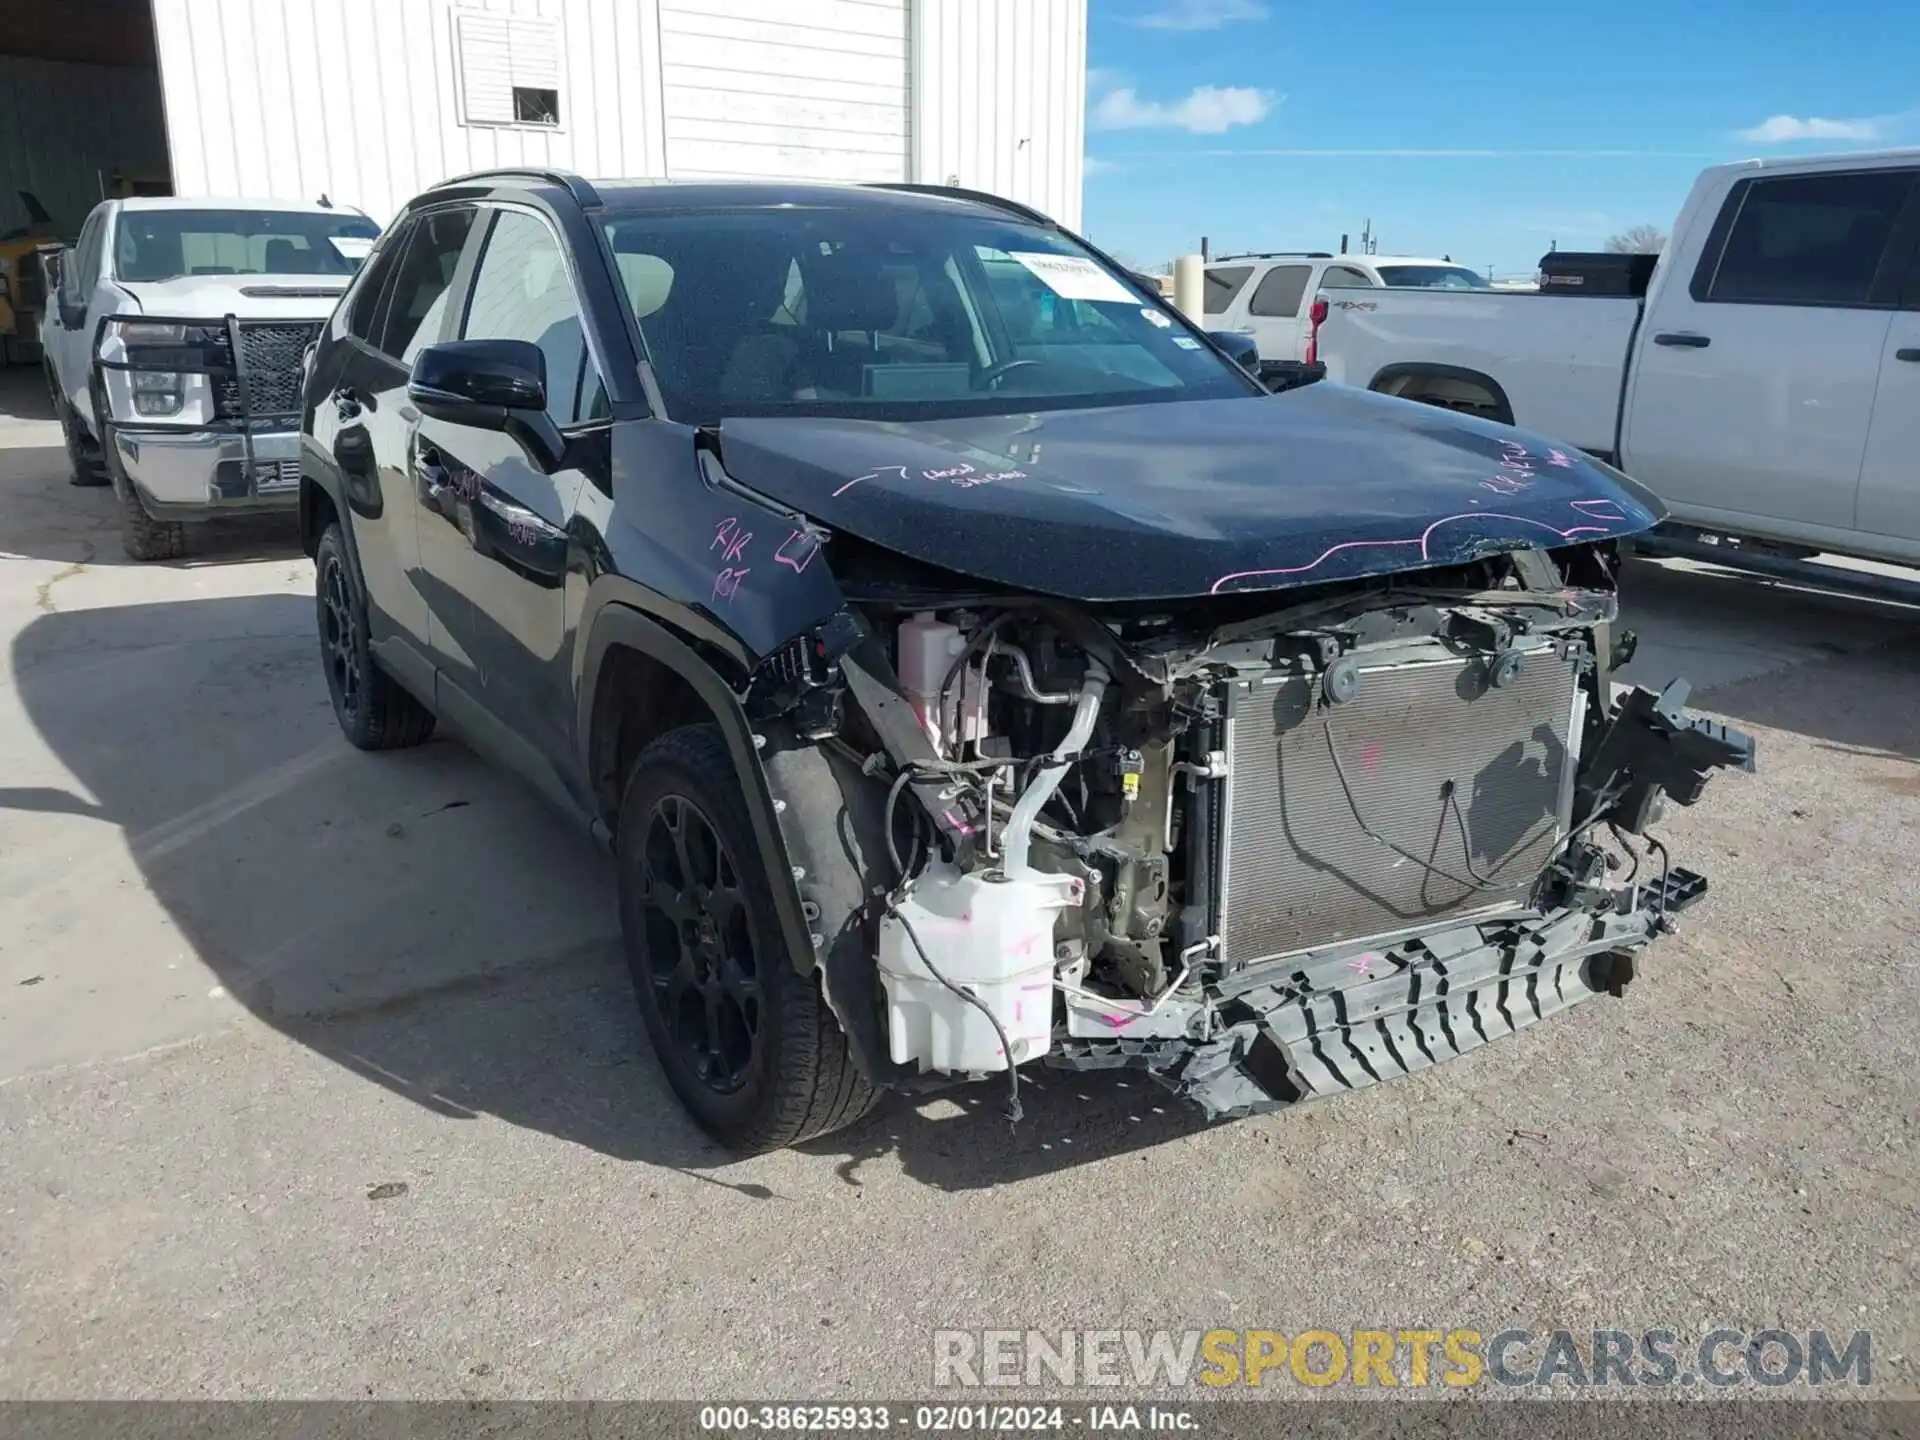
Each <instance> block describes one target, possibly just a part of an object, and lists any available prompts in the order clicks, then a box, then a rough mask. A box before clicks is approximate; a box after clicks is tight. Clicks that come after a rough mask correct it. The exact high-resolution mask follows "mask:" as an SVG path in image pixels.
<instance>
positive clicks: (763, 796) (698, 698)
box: [576, 600, 817, 973]
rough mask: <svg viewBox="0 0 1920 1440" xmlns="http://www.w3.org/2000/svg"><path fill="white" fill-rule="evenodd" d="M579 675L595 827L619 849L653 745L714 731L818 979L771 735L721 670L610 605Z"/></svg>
mask: <svg viewBox="0 0 1920 1440" xmlns="http://www.w3.org/2000/svg"><path fill="white" fill-rule="evenodd" d="M579 675H580V683H579V697H578V713H577V717H576V724H577V727H578V728H577V730H576V734H577V735H578V737H579V763H580V766H581V774H582V776H583V778H584V779H585V781H586V783H587V788H588V793H589V795H590V796H591V800H592V806H593V810H594V819H595V822H596V828H599V829H602V830H603V831H604V833H605V834H606V835H607V836H608V837H610V838H611V839H612V840H614V841H615V842H616V843H617V841H618V838H619V837H618V834H617V826H618V819H619V805H620V797H621V792H622V789H623V788H624V785H625V782H626V778H627V770H628V767H630V766H631V764H632V762H633V760H634V758H635V757H636V756H637V755H638V754H639V753H640V751H641V750H642V749H643V748H644V747H645V746H646V744H647V743H648V742H649V741H651V740H652V739H653V738H655V737H656V736H658V735H662V734H665V733H666V732H667V731H668V730H671V729H675V728H677V727H678V726H681V725H688V724H702V723H711V724H713V725H714V726H716V727H717V728H718V729H719V731H720V734H721V737H722V738H723V739H724V740H725V741H726V746H727V753H728V755H729V756H730V757H731V758H732V761H733V770H734V776H735V778H736V779H737V780H738V781H739V784H740V792H741V795H742V797H743V798H744V799H745V802H746V807H747V814H748V817H749V819H750V820H751V821H752V824H753V838H754V843H755V845H756V846H757V848H758V849H759V852H760V861H761V865H762V867H763V868H764V870H765V871H766V875H767V884H768V888H769V889H770V890H771V891H772V893H773V901H774V910H775V916H776V919H777V921H778V923H779V926H780V932H781V937H782V939H783V940H784V941H785V942H786V946H787V953H788V954H789V955H790V956H791V957H792V959H793V962H794V965H795V967H796V968H797V969H799V970H800V971H802V972H803V973H805V972H810V971H811V970H812V969H813V968H814V965H815V961H816V958H817V947H816V945H815V942H814V940H813V935H812V932H811V929H810V926H809V924H808V920H807V916H806V913H805V910H804V907H803V905H802V902H801V898H800V891H799V887H798V885H797V884H796V882H795V879H794V874H793V861H792V859H791V857H790V855H789V853H788V850H787V845H786V841H785V839H784V838H783V837H782V835H781V830H780V819H779V807H780V802H778V801H777V800H776V799H775V797H774V794H773V787H772V785H771V783H770V782H769V779H768V776H767V769H766V765H765V763H764V761H763V759H762V752H763V750H764V748H765V746H766V736H765V734H757V733H756V732H755V730H754V727H753V726H752V725H751V723H750V722H749V721H748V718H747V714H746V711H745V710H744V709H742V708H741V705H740V702H739V700H738V698H737V697H736V696H735V694H734V692H733V691H732V690H731V689H730V688H728V686H727V683H726V681H725V679H724V678H723V677H722V676H721V674H720V672H719V670H718V669H716V668H715V666H714V665H713V664H711V663H709V661H708V660H707V659H706V658H705V657H704V656H703V655H702V654H701V652H700V651H699V650H697V649H696V648H695V646H694V644H693V643H692V642H690V640H689V639H688V638H686V637H684V636H682V635H679V634H677V633H675V632H674V631H673V630H672V629H670V628H669V627H668V626H667V625H665V624H663V623H662V622H661V621H659V620H657V619H654V618H653V617H651V616H648V615H645V614H642V613H641V612H640V611H639V610H638V609H636V608H634V607H633V606H631V605H628V604H624V603H622V602H620V601H618V600H609V601H608V602H607V603H605V604H603V605H601V606H600V607H599V608H598V609H597V610H596V611H595V612H594V613H593V616H592V618H591V622H590V625H589V629H588V632H587V638H586V642H585V644H584V646H583V647H582V649H581V661H580V671H579Z"/></svg>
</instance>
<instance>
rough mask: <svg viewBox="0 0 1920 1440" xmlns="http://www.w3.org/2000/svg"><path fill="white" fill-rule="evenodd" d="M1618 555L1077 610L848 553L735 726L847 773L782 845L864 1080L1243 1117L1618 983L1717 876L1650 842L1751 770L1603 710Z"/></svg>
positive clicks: (1703, 734)
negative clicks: (991, 1087) (1072, 1077)
mask: <svg viewBox="0 0 1920 1440" xmlns="http://www.w3.org/2000/svg"><path fill="white" fill-rule="evenodd" d="M1615 563H1616V562H1615V560H1614V556H1613V551H1612V547H1611V546H1610V545H1609V544H1604V543H1603V544H1596V545H1576V546H1567V547H1563V548H1559V549H1555V550H1552V551H1542V550H1532V549H1520V548H1507V549H1504V550H1500V551H1497V552H1495V553H1492V554H1488V555H1486V556H1484V557H1482V558H1479V559H1476V560H1473V561H1470V562H1468V563H1464V564H1455V565H1449V566H1444V567H1436V568H1431V569H1425V570H1417V571H1412V572H1406V573H1401V574H1397V575H1393V576H1389V577H1377V578H1370V579H1361V580H1353V581H1346V582H1342V583H1336V584H1330V585H1324V586H1319V587H1314V588H1312V589H1293V590H1288V591H1284V592H1267V593H1250V594H1248V593H1243V594H1229V595H1220V594H1214V595H1208V596H1204V597H1199V598H1196V599H1193V600H1188V601H1156V602H1146V601H1142V602H1131V603H1125V604H1086V603H1076V602H1069V601H1064V600H1057V599H1051V598H1047V597H1041V596H1034V595H1024V594H1017V593H998V592H996V591H995V590H994V589H992V588H991V587H981V586H979V585H978V584H977V583H975V582H967V581H962V580H961V579H960V578H959V577H956V576H952V575H950V574H944V573H941V572H935V571H931V570H930V569H929V568H928V567H925V566H922V565H920V564H918V563H917V562H911V561H907V560H905V559H904V558H903V557H900V556H897V555H892V554H889V553H888V552H885V551H881V550H879V549H877V548H872V549H867V550H864V551H862V550H860V549H858V548H857V547H853V548H849V547H847V546H844V545H843V546H842V548H841V550H840V551H839V553H838V554H836V565H835V570H836V573H837V576H838V579H839V582H840V585H841V588H842V591H843V593H844V594H845V595H846V596H847V597H848V599H849V601H850V605H849V608H848V610H846V611H845V612H843V613H842V614H841V615H840V616H839V617H837V618H836V621H835V622H834V624H833V625H832V626H831V627H829V629H828V630H827V631H823V632H821V633H820V634H817V635H815V636H812V637H810V638H809V639H807V640H806V641H804V642H800V643H798V644H797V645H796V646H795V647H794V648H793V649H792V651H791V652H790V653H787V654H784V655H783V656H777V657H774V662H773V663H771V664H770V665H769V666H767V667H763V672H762V674H761V676H760V677H759V678H758V679H757V680H756V682H755V689H754V691H753V693H752V695H751V696H750V697H749V708H750V710H751V711H752V712H753V713H754V715H755V718H756V720H757V721H759V722H762V724H763V725H771V724H773V723H776V722H777V723H778V724H780V725H782V726H784V727H785V730H786V733H788V734H790V735H792V736H793V737H794V744H795V745H796V746H797V747H798V748H797V751H796V752H793V753H797V754H799V755H801V756H804V757H807V763H814V762H818V763H821V764H825V765H827V766H829V768H831V770H832V772H833V774H834V775H835V776H836V777H838V778H837V779H836V780H835V781H834V783H833V786H832V787H830V788H832V789H833V791H834V795H835V798H834V804H835V805H836V806H839V807H841V815H842V817H843V818H841V819H836V818H834V817H833V816H831V815H827V814H825V813H824V812H820V813H810V812H809V811H808V807H807V804H806V803H805V801H804V800H799V801H797V802H796V807H795V809H794V810H793V812H792V813H791V814H790V815H789V816H788V817H787V818H786V819H785V820H783V829H784V831H785V835H786V839H787V842H788V848H789V850H790V851H792V852H793V853H794V855H795V856H796V859H797V863H796V866H795V876H796V880H798V881H800V882H801V890H802V894H803V897H807V898H806V900H805V903H806V906H807V913H808V918H809V921H810V923H813V924H816V925H819V926H822V927H823V928H826V927H829V926H831V925H832V924H834V923H836V921H835V916H834V915H833V914H831V913H826V912H831V911H833V910H834V909H835V908H836V903H837V904H838V905H839V907H840V908H843V909H846V910H848V911H849V912H850V913H849V915H848V917H847V919H848V924H847V926H846V927H845V929H844V930H843V931H839V932H836V933H835V934H832V935H822V934H820V933H816V934H815V937H814V943H815V947H816V950H818V951H821V952H822V953H821V955H820V956H819V957H818V958H820V959H821V960H822V961H823V983H824V985H825V987H826V992H827V996H828V999H829V1001H830V1002H831V1003H832V1004H833V1007H834V1010H835V1013H836V1014H837V1015H838V1016H839V1017H840V1019H841V1021H842V1024H843V1025H844V1026H846V1028H847V1029H848V1031H849V1034H850V1035H852V1036H853V1037H854V1038H855V1041H856V1048H857V1049H858V1050H860V1051H862V1052H864V1054H865V1058H866V1061H867V1064H868V1068H869V1069H870V1070H872V1071H873V1072H874V1075H875V1078H876V1079H879V1080H882V1081H885V1082H887V1083H892V1084H895V1085H905V1086H911V1085H914V1084H916V1083H924V1082H925V1081H926V1080H930V1079H934V1078H941V1077H973V1078H979V1077H984V1076H990V1075H994V1074H997V1073H1004V1074H1005V1075H1006V1076H1007V1079H1008V1083H1009V1086H1010V1088H1011V1090H1012V1094H1013V1106H1012V1108H1013V1112H1014V1113H1015V1114H1017V1113H1018V1101H1017V1094H1018V1079H1017V1067H1019V1066H1021V1065H1025V1064H1028V1063H1030V1062H1036V1061H1045V1062H1046V1063H1048V1064H1051V1065H1054V1066H1062V1067H1067V1068H1072V1069H1104V1068H1111V1067H1119V1066H1129V1067H1135V1068H1140V1069H1144V1070H1146V1071H1148V1072H1149V1073H1151V1074H1152V1075H1153V1076H1154V1077H1155V1078H1156V1079H1158V1080H1160V1081H1161V1082H1162V1083H1163V1084H1165V1085H1166V1086H1168V1087H1169V1088H1170V1089H1172V1090H1174V1091H1175V1092H1177V1093H1179V1094H1182V1095H1185V1096H1187V1097H1188V1098H1190V1099H1192V1100H1194V1101H1195V1102H1197V1103H1198V1104H1199V1105H1200V1106H1202V1107H1203V1108H1204V1109H1205V1110H1206V1112H1207V1113H1208V1114H1209V1115H1215V1116H1219V1115H1239V1114H1246V1113H1251V1112H1254V1111H1259V1110H1264V1109H1271V1108H1274V1107H1277V1106H1280V1105H1285V1104H1290V1103H1293V1102H1295V1101H1299V1100H1304V1099H1311V1098H1314V1097H1317V1096H1322V1095H1326V1094H1329V1093H1332V1092H1335V1091H1339V1090H1348V1089H1357V1088H1360V1087H1363V1086H1365V1085H1369V1084H1372V1083H1373V1082H1375V1081H1377V1080H1381V1079H1385V1078H1388V1077H1389V1076H1391V1075H1395V1074H1399V1073H1402V1072H1405V1071H1409V1070H1416V1069H1420V1068H1423V1067H1424V1066H1426V1065H1429V1064H1432V1063H1435V1062H1436V1061H1440V1060H1444V1059H1447V1058H1449V1057H1451V1056H1453V1055H1456V1054H1460V1053H1462V1052H1464V1051H1467V1050H1471V1049H1473V1048H1475V1047H1477V1046H1478V1045H1480V1044H1483V1043H1485V1042H1486V1041H1487V1040H1490V1039H1493V1038H1495V1037H1496V1036H1499V1035H1502V1034H1506V1033H1508V1032H1510V1031H1512V1030H1516V1029H1519V1028H1521V1027H1523V1026H1525V1025H1528V1024H1531V1023H1532V1022H1534V1021H1536V1020H1539V1019H1543V1018H1545V1017H1547V1016H1549V1015H1552V1014H1554V1013H1556V1012H1558V1011H1559V1010H1562V1009H1564V1008H1566V1007H1567V1006H1568V1005H1571V1004H1573V1003H1575V1002H1577V1001H1579V1000H1582V999H1585V998H1587V997H1589V996H1591V995H1594V994H1597V993H1600V992H1603V991H1604V992H1608V993H1612V994H1619V993H1620V992H1621V991H1622V990H1623V989H1624V988H1625V986H1626V985H1627V983H1628V982H1629V981H1631V979H1632V978H1633V976H1634V973H1635V967H1636V963H1637V956H1638V954H1639V953H1640V952H1641V951H1642V950H1644V948H1645V947H1646V946H1647V945H1648V944H1649V942H1651V941H1652V940H1653V938H1654V937H1655V936H1656V935H1658V934H1660V933H1662V932H1664V931H1667V930H1670V929H1671V928H1672V926H1673V923H1674V918H1675V916H1677V915H1678V913H1679V912H1680V911H1681V910H1683V909H1685V908H1686V907H1687V906H1688V905H1690V904H1692V903H1693V902H1694V901H1695V900H1697V899H1698V898H1699V897H1700V896H1701V895H1702V894H1703V893H1704V891H1705V889H1706V881H1705V880H1704V879H1703V878H1702V877H1700V876H1699V875H1696V874H1694V873H1693V872H1691V871H1689V870H1686V869H1683V868H1680V867H1678V866H1676V865H1673V864H1672V863H1671V862H1670V860H1669V857H1668V855H1667V852H1666V849H1665V847H1664V846H1663V845H1662V844H1661V843H1660V842H1659V841H1658V840H1657V839H1655V838H1654V837H1653V836H1651V835H1650V834H1649V833H1648V827H1649V826H1650V825H1652V824H1654V823H1655V822H1656V821H1657V820H1658V819H1659V818H1660V815H1661V813H1662V810H1663V806H1664V803H1665V801H1666V800H1668V799H1670V800H1672V801H1673V802H1675V803H1678V804H1682V805H1690V804H1692V803H1693V802H1694V801H1695V800H1696V799H1697V798H1698V797H1699V795H1700V793H1701V789H1702V787H1703V785H1704V782H1705V779H1706V777H1707V775H1708V774H1709V773H1710V772H1711V771H1712V770H1714V769H1717V768H1719V767H1722V766H1737V767H1740V768H1743V769H1749V770H1750V769H1751V768H1752V766H1753V757H1752V744H1751V742H1750V741H1749V740H1748V739H1747V737H1745V736H1743V735H1740V734H1738V733H1737V732H1733V731H1729V730H1726V729H1724V728H1723V727H1720V726H1718V725H1715V724H1712V723H1711V722H1708V721H1705V720H1702V719H1698V718H1696V717H1692V716H1689V715H1687V714H1686V713H1685V712H1684V710H1683V709H1682V708H1681V706H1682V703H1683V701H1684V699H1685V694H1686V690H1685V686H1684V685H1682V684H1679V683H1678V682H1676V684H1675V685H1673V686H1671V687H1669V689H1668V690H1667V691H1666V692H1665V693H1663V694H1660V695H1655V694H1653V693H1651V692H1648V691H1645V690H1637V689H1636V690H1628V691H1625V692H1624V693H1616V691H1617V688H1618V687H1616V686H1614V685H1613V683H1612V681H1611V678H1610V677H1611V671H1612V669H1613V666H1614V665H1615V664H1616V663H1617V661H1618V659H1619V657H1620V655H1621V654H1622V653H1623V652H1624V650H1625V648H1626V647H1625V646H1623V645H1617V644H1615V643H1614V642H1613V641H1612V639H1611V638H1610V637H1611V636H1612V634H1613V630H1614V626H1615V621H1616V601H1615V595H1614V569H1615ZM1623 639H1625V640H1626V642H1627V645H1630V637H1623ZM797 763H800V762H797V761H791V760H790V761H789V762H788V768H787V769H786V770H785V771H784V772H783V770H782V768H781V765H780V763H778V762H777V757H776V760H775V761H770V763H769V774H770V775H771V776H772V777H773V779H774V781H775V783H776V785H779V784H782V783H784V784H787V785H788V786H789V787H790V788H791V789H792V791H793V793H796V794H797V793H798V791H799V790H803V789H804V788H805V784H806V782H805V781H804V780H801V779H796V778H795V775H796V774H797V772H796V771H795V770H794V769H793V765H794V764H797ZM780 808H782V809H783V810H784V809H785V808H786V807H785V804H784V802H782V805H781V807H780ZM823 830H824V831H826V832H828V833H829V835H830V836H832V837H833V838H832V839H831V840H829V839H828V838H827V837H826V836H823V835H822V833H821V832H822V831H823ZM841 830H845V831H847V832H848V833H850V834H851V833H864V835H865V837H866V839H865V852H866V853H867V855H868V861H869V869H868V871H867V872H866V873H864V874H863V875H862V876H861V878H860V881H859V883H858V884H855V885H850V886H845V887H843V890H844V894H843V895H842V897H841V899H840V901H838V902H836V901H834V900H833V899H832V898H831V897H829V896H826V895H825V894H824V893H822V892H818V891H814V892H810V891H809V889H808V886H809V884H817V883H820V882H821V880H822V872H823V871H825V870H830V869H831V867H832V861H831V857H830V856H829V855H828V852H829V851H832V850H834V849H836V848H840V849H847V848H848V847H847V845H846V844H844V843H843V842H844V840H845V837H844V836H841V835H840V834H839V833H838V832H840V831H841ZM808 832H811V833H808ZM823 913H824V916H825V918H823Z"/></svg>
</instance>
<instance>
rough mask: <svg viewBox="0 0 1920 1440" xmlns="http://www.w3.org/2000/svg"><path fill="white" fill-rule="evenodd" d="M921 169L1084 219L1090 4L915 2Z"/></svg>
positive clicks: (1074, 221)
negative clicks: (1081, 215)
mask: <svg viewBox="0 0 1920 1440" xmlns="http://www.w3.org/2000/svg"><path fill="white" fill-rule="evenodd" d="M913 8H914V14H913V35H914V65H913V85H914V100H915V105H914V121H915V123H914V132H913V172H914V178H915V179H916V180H921V181H924V182H927V183H930V184H945V183H949V182H951V183H953V184H958V185H964V186H966V187H968V188H969V189H973V190H986V191H990V192H992V193H993V194H996V195H1005V196H1006V197H1008V198H1009V199H1012V200H1019V201H1022V202H1023V203H1025V204H1028V205H1032V206H1033V207H1034V208H1035V209H1038V210H1042V211H1045V212H1046V213H1047V214H1048V215H1051V216H1052V217H1053V218H1054V219H1056V220H1058V221H1059V222H1060V223H1061V224H1063V225H1066V226H1068V227H1069V228H1071V229H1078V228H1079V226H1080V198H1081V187H1082V180H1083V175H1084V170H1085V150H1086V108H1087V0H914V7H913Z"/></svg>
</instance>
